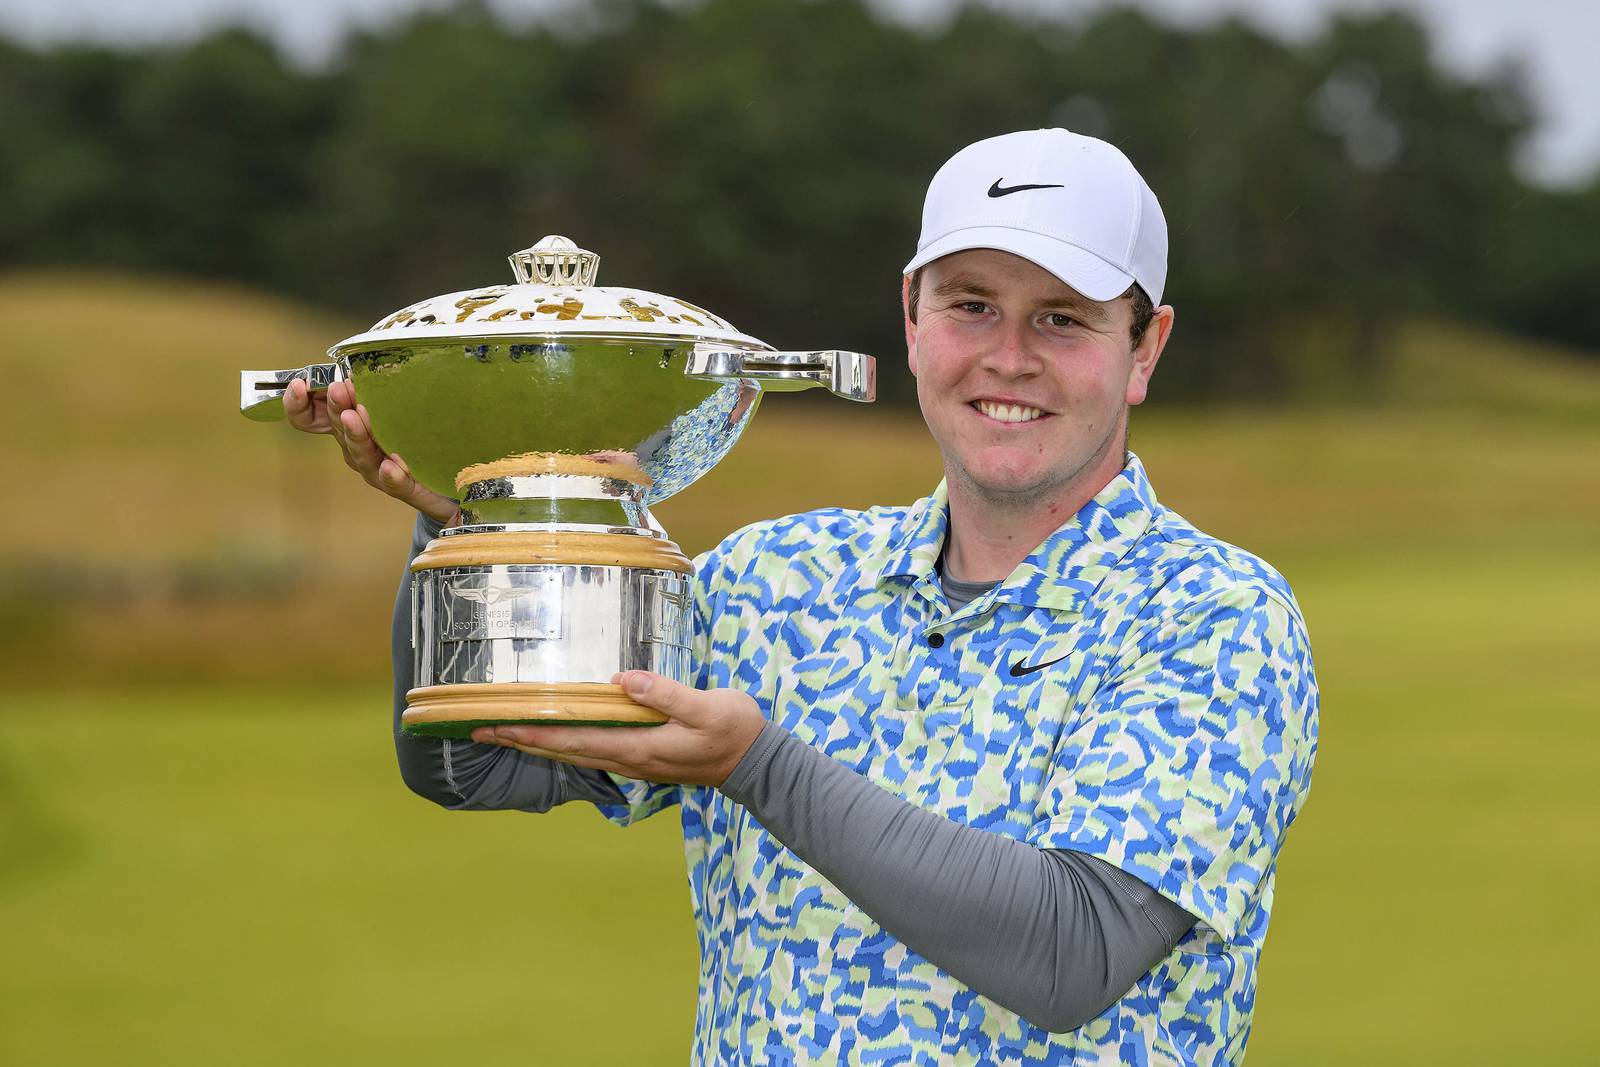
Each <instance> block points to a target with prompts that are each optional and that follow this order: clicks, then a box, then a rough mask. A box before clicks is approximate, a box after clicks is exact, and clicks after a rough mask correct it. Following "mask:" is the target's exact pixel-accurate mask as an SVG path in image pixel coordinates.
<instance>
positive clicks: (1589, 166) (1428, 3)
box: [0, 0, 1600, 183]
mask: <svg viewBox="0 0 1600 1067" xmlns="http://www.w3.org/2000/svg"><path fill="white" fill-rule="evenodd" d="M871 2H872V3H873V4H874V5H875V6H876V7H878V8H879V9H881V10H883V11H884V12H886V13H889V14H892V15H894V16H895V17H898V18H903V19H928V18H939V17H942V16H943V15H945V14H947V13H948V12H949V10H950V9H951V8H953V7H954V6H955V5H956V3H958V2H959V0H871ZM987 2H988V3H990V4H991V5H992V6H995V7H1005V8H1015V9H1024V10H1032V11H1065V12H1071V11H1074V10H1083V9H1086V8H1089V7H1092V6H1096V4H1097V3H1100V2H1103V0H987ZM448 3H449V0H0V33H5V34H7V35H9V36H12V37H17V38H20V39H22V40H26V41H32V42H49V41H60V40H68V39H74V38H78V39H81V38H90V39H94V40H99V41H107V42H113V43H116V42H121V43H127V44H134V45H137V44H143V43H146V42H151V41H163V40H173V39H186V38H192V37H194V36H196V35H198V34H201V33H204V32H205V31H206V30H208V29H211V28H213V27H216V26H219V25H224V24H229V23H234V24H238V23H244V24H247V25H251V26H255V27H258V28H261V29H263V30H266V31H268V32H270V33H271V34H272V35H273V36H274V37H276V38H277V39H278V40H279V41H280V42H281V43H282V44H283V46H284V47H285V49H287V50H288V51H289V52H291V53H292V54H293V55H294V56H296V57H297V58H299V59H300V60H302V61H304V62H306V63H312V64H314V63H317V62H320V61H321V60H323V59H326V58H327V56H328V55H329V54H330V53H331V52H332V51H333V50H334V49H335V48H337V46H338V43H339V40H340V37H341V35H342V33H343V31H344V28H345V27H347V26H349V25H351V24H352V23H359V24H365V25H371V24H374V23H381V22H382V21H384V20H385V19H389V18H393V17H394V16H395V15H396V14H399V13H403V12H406V11H412V10H416V9H417V8H422V7H441V6H448ZM490 3H491V6H493V7H494V8H496V9H497V10H499V11H501V12H502V13H504V14H506V15H507V16H508V17H510V18H513V19H522V20H537V19H539V18H541V17H548V16H549V15H550V14H551V13H552V12H558V11H561V10H563V9H570V8H572V7H574V6H578V5H579V4H581V3H582V0H490ZM1137 3H1138V5H1139V6H1142V7H1145V8H1148V9H1151V10H1155V11H1159V12H1161V13H1162V14H1164V15H1166V16H1168V17H1169V18H1171V19H1173V20H1175V21H1179V22H1183V23H1188V24H1192V23H1196V22H1202V21H1206V20H1209V19H1212V18H1215V17H1216V16H1217V15H1218V14H1220V13H1223V12H1228V11H1233V12H1240V13H1243V14H1246V15H1248V16H1249V17H1251V18H1252V19H1254V20H1255V21H1256V22H1257V23H1259V24H1260V25H1262V26H1265V27H1267V28H1269V29H1272V30H1274V31H1276V32H1278V33H1280V34H1282V35H1286V36H1291V37H1292V36H1299V35H1303V34H1306V33H1310V32H1314V31H1315V29H1316V28H1317V27H1318V26H1320V25H1321V24H1322V22H1323V21H1324V20H1325V19H1326V18H1327V16H1328V13H1329V12H1331V11H1334V10H1341V9H1351V8H1356V9H1363V10H1371V9H1375V8H1383V7H1403V8H1407V9H1410V10H1412V11H1415V12H1417V13H1418V14H1420V15H1421V16H1422V18H1423V19H1424V20H1425V21H1426V22H1427V23H1428V24H1429V25H1430V27H1431V28H1432V29H1433V31H1434V34H1433V36H1434V39H1435V40H1436V41H1437V43H1438V46H1439V48H1440V54H1441V58H1442V59H1443V60H1444V61H1445V62H1446V63H1448V64H1450V65H1453V66H1455V67H1457V68H1459V69H1462V70H1466V71H1476V70H1481V69H1483V68H1484V67H1486V66H1491V65H1493V64H1494V63H1496V62H1497V61H1498V60H1500V59H1501V58H1503V57H1505V56H1506V55H1508V54H1512V55H1520V56H1523V57H1525V58H1526V59H1527V60H1528V67H1529V70H1530V73H1531V74H1532V78H1533V88H1534V90H1535V93H1536V99H1537V103H1538V106H1539V109H1540V111H1541V113H1542V115H1543V125H1542V127H1541V129H1540V131H1539V133H1538V135H1537V136H1536V137H1535V138H1534V140H1533V142H1532V143H1531V144H1530V146H1529V153H1528V157H1527V159H1526V161H1525V162H1526V165H1527V169H1528V171H1529V172H1530V173H1531V174H1532V175H1534V176H1536V177H1539V178H1542V179H1544V180H1546V181H1550V182H1554V183H1567V182H1571V181H1574V180H1579V179H1582V178H1584V177H1587V176H1588V175H1590V174H1592V173H1593V172H1594V170H1595V169H1596V167H1597V166H1600V62H1597V53H1600V0H1516V2H1514V3H1508V2H1507V0H1388V2H1384V0H1137Z"/></svg>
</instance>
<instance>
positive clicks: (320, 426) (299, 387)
mask: <svg viewBox="0 0 1600 1067" xmlns="http://www.w3.org/2000/svg"><path fill="white" fill-rule="evenodd" d="M283 414H284V418H286V419H288V421H289V425H290V426H293V427H294V428H295V429H297V430H299V431H301V432H302V433H328V432H329V427H328V419H327V411H326V409H324V410H323V411H322V412H321V413H320V415H321V417H320V418H319V417H318V416H319V412H318V411H317V403H316V399H315V398H314V397H313V396H312V395H311V389H310V387H309V386H307V385H306V383H305V379H303V378H295V379H293V380H292V381H290V382H289V384H288V386H287V387H286V388H285V389H284V391H283Z"/></svg>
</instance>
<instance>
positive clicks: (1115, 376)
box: [905, 248, 1172, 507]
mask: <svg viewBox="0 0 1600 1067" xmlns="http://www.w3.org/2000/svg"><path fill="white" fill-rule="evenodd" d="M908 284H909V282H908ZM921 285H922V289H921V294H920V300H919V305H918V311H917V321H916V322H912V321H911V317H910V315H909V314H907V316H906V320H905V329H906V346H907V350H908V352H909V357H910V364H911V372H912V373H913V374H914V375H916V378H917V399H918V402H919V403H920V404H921V406H922V415H923V418H924V419H926V420H927V423H928V429H929V430H930V431H931V432H932V433H933V437H934V440H936V441H937V442H938V443H939V448H940V451H942V452H943V454H944V460H945V468H946V473H947V476H948V477H950V478H951V479H952V480H956V479H959V480H960V481H961V482H962V483H963V484H964V486H965V488H966V489H968V490H969V491H971V492H972V494H973V495H974V496H976V497H977V498H978V499H980V500H983V501H985V502H987V503H989V504H990V505H992V506H1002V507H1017V506H1026V505H1028V504H1036V503H1043V502H1045V501H1047V500H1049V499H1051V498H1053V497H1055V496H1057V495H1059V494H1061V493H1064V492H1067V491H1068V490H1069V487H1072V486H1074V485H1075V484H1076V483H1079V482H1086V481H1091V480H1096V479H1099V478H1101V477H1103V478H1104V480H1107V481H1108V480H1109V479H1110V478H1111V477H1113V476H1114V475H1115V473H1116V472H1117V471H1119V470H1121V469H1122V455H1121V444H1122V440H1123V433H1124V430H1125V428H1126V426H1127V419H1128V406H1129V405H1130V404H1138V403H1140V402H1142V401H1143V400H1144V397H1145V388H1146V385H1147V383H1148V382H1149V379H1150V374H1151V372H1152V371H1154V370H1155V364H1156V360H1157V359H1158V358H1159V357H1160V354H1161V348H1162V346H1163V345H1165V343H1166V338H1167V335H1168V333H1169V331H1170V330H1171V326H1172V309H1171V308H1169V307H1162V308H1160V309H1158V310H1157V312H1156V316H1155V318H1154V320H1152V322H1151V324H1150V327H1149V329H1147V330H1146V331H1145V334H1144V336H1143V337H1142V338H1141V340H1140V342H1139V343H1138V345H1137V346H1136V345H1135V344H1134V343H1133V340H1132V338H1131V337H1130V327H1131V325H1132V301H1131V300H1129V299H1127V298H1125V297H1122V298H1117V299H1114V300H1109V301H1104V302H1102V301H1095V300H1090V299H1088V298H1086V297H1084V296H1081V295H1079V294H1078V293H1077V292H1075V291H1074V290H1073V289H1071V288H1069V287H1068V286H1067V285H1066V284H1065V283H1064V282H1062V281H1061V280H1060V279H1058V278H1057V277H1056V276H1055V275H1053V274H1051V273H1050V272H1049V271H1046V270H1045V269H1043V268H1042V267H1039V266H1037V265H1035V264H1033V263H1031V262H1029V261H1028V260H1025V259H1023V258H1021V257H1020V256H1014V255H1012V254H1011V253H1009V252H1000V251H997V250H995V249H988V248H980V249H971V250H968V251H965V252H956V253H953V254H951V255H948V256H945V257H944V258H942V259H938V260H935V261H934V262H932V263H930V264H928V265H927V267H925V268H924V269H923V272H922V278H921ZM1101 484H1104V481H1100V482H1099V484H1096V485H1093V486H1092V487H1091V488H1092V489H1095V490H1097V489H1098V488H1099V485H1101Z"/></svg>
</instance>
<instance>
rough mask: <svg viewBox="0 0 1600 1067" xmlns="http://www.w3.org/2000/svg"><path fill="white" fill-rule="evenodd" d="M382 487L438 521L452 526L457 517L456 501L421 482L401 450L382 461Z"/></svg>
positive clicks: (380, 471) (379, 470)
mask: <svg viewBox="0 0 1600 1067" xmlns="http://www.w3.org/2000/svg"><path fill="white" fill-rule="evenodd" d="M378 488H380V489H382V490H383V491H384V492H385V493H388V494H389V495H390V496H392V497H395V498H396V499H398V500H404V501H405V502H406V503H407V504H410V505H411V506H412V507H414V508H416V509H417V510H418V511H420V512H422V513H423V514H424V515H426V516H428V517H429V518H430V519H433V520H435V521H437V522H441V523H444V524H446V525H448V524H449V523H450V522H452V521H453V520H454V519H455V516H456V511H457V508H456V502H455V501H454V500H451V499H449V498H448V497H442V496H440V495H439V494H438V493H435V492H434V491H433V490H432V489H429V488H428V487H427V486H425V485H423V484H422V483H421V482H419V481H417V479H416V478H415V477H414V476H413V475H412V473H411V471H410V469H409V468H408V467H406V464H405V460H403V459H401V458H400V456H399V454H398V453H393V452H392V453H390V454H389V455H387V456H385V457H384V458H383V459H382V460H381V461H380V462H379V464H378Z"/></svg>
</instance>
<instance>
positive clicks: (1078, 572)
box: [879, 452, 1159, 610]
mask: <svg viewBox="0 0 1600 1067" xmlns="http://www.w3.org/2000/svg"><path fill="white" fill-rule="evenodd" d="M1158 507H1159V505H1158V503H1157V501H1156V495H1155V490H1154V489H1153V488H1152V487H1151V485H1150V480H1149V478H1147V477H1146V476H1145V471H1144V464H1142V463H1141V462H1140V461H1139V457H1138V456H1136V455H1134V454H1133V453H1131V452H1130V453H1128V462H1127V465H1126V466H1124V467H1123V468H1122V471H1121V472H1120V473H1119V474H1118V475H1117V476H1116V477H1115V478H1113V479H1111V481H1110V482H1108V483H1106V487H1105V488H1104V489H1102V490H1100V492H1098V493H1096V494H1095V495H1094V497H1093V499H1091V500H1090V501H1089V502H1088V503H1087V504H1085V505H1084V506H1083V507H1082V508H1080V509H1079V510H1078V512H1077V514H1075V515H1074V516H1073V517H1072V518H1070V519H1068V520H1067V521H1066V522H1065V523H1064V524H1062V526H1061V527H1060V528H1059V529H1057V530H1056V531H1055V532H1054V533H1052V534H1051V535H1050V536H1049V537H1047V538H1045V539H1044V542H1043V543H1042V544H1040V545H1039V547H1038V548H1036V549H1034V550H1033V552H1032V553H1030V554H1029V555H1028V557H1027V558H1026V559H1024V560H1023V561H1022V562H1021V563H1020V564H1018V565H1017V569H1016V570H1014V571H1012V572H1011V575H1010V576H1009V577H1008V578H1006V580H1005V581H1003V582H1001V583H1000V585H999V587H997V588H996V589H995V590H994V592H993V594H992V595H993V597H994V598H995V599H996V600H1003V601H1007V602H1010V603H1018V604H1025V605H1028V606H1031V607H1044V608H1053V609H1056V610H1072V609H1077V608H1081V606H1082V605H1083V604H1084V602H1086V601H1087V600H1088V598H1089V597H1090V596H1091V595H1092V594H1093V593H1094V591H1095V589H1097V588H1098V587H1099V585H1100V583H1101V582H1102V581H1104V580H1105V578H1106V576H1107V575H1109V574H1110V573H1111V571H1112V570H1113V569H1114V568H1115V567H1116V566H1117V564H1118V563H1120V562H1121V561H1122V558H1123V557H1124V556H1126V555H1127V554H1128V552H1129V550H1130V549H1132V548H1133V546H1134V544H1135V543H1137V541H1138V540H1139V538H1140V537H1142V536H1143V535H1144V533H1145V531H1146V530H1148V529H1149V528H1150V524H1151V523H1152V522H1153V521H1154V519H1155V515H1156V510H1157V508H1158ZM948 528H949V493H948V490H947V489H946V486H945V483H944V482H940V483H939V485H938V488H936V489H935V490H934V491H933V493H932V494H931V495H930V496H926V497H924V498H923V499H921V500H919V501H917V503H915V504H913V505H912V506H911V508H910V509H908V510H907V512H906V514H905V517H904V518H902V519H901V520H900V523H899V524H898V526H897V527H896V529H895V532H894V534H893V536H892V537H891V538H890V539H889V544H888V554H887V557H886V558H885V560H884V564H883V568H882V570H881V571H880V572H879V580H880V581H881V580H883V579H887V578H891V577H900V578H911V579H913V580H915V581H919V582H927V581H935V580H937V579H936V575H935V566H936V565H937V563H938V560H939V552H940V550H941V549H942V548H943V546H944V539H945V536H946V534H947V532H948ZM980 599H981V598H980ZM974 603H976V601H975V602H974Z"/></svg>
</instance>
